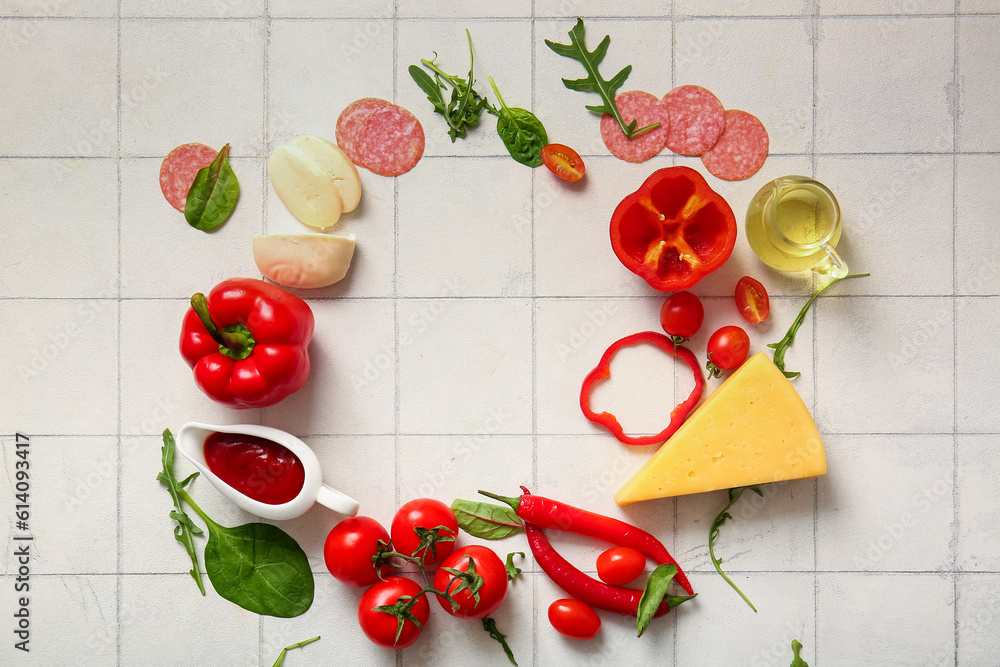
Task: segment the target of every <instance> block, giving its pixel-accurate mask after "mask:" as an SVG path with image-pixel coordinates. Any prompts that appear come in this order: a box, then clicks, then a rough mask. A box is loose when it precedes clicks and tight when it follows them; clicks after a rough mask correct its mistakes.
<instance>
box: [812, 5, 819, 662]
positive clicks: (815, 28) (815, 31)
mask: <svg viewBox="0 0 1000 667" xmlns="http://www.w3.org/2000/svg"><path fill="white" fill-rule="evenodd" d="M809 21H810V27H811V33H812V39H810V42H811V44H810V45H811V47H812V128H811V132H812V140H811V141H810V142H809V153H810V166H811V169H812V176H813V178H816V168H817V165H818V158H817V155H816V143H817V141H818V137H817V134H818V133H817V130H816V110H817V108H818V106H819V105H818V104H817V102H818V98H819V93H818V91H817V86H818V82H819V63H818V62H817V57H816V56H817V52H818V49H817V45H818V42H819V28H820V26H819V21H820V18H819V0H812V15H811V16H810V19H809ZM816 282H817V281H816V276H815V274H814V275H813V280H812V286H813V290H814V291H815V289H816ZM818 311H819V307H818V304H817V307H816V308H813V309H812V313H810V315H811V316H812V371H813V372H812V389H813V395H812V413H813V414H814V415H815V414H816V401H817V396H818V394H819V386H818V384H819V383H818V381H817V374H816V372H817V368H818V365H819V364H818V361H817V359H816V357H817V349H818V342H817V337H816V328H817V327H816V324H817V312H818ZM811 486H812V492H813V507H812V510H813V512H812V515H813V516H812V520H813V521H812V524H813V525H812V529H813V544H812V546H813V657H814V659H815V660H816V662H819V480H818V479H814V480H813V482H812V484H811Z"/></svg>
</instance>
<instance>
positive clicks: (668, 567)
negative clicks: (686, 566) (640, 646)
mask: <svg viewBox="0 0 1000 667" xmlns="http://www.w3.org/2000/svg"><path fill="white" fill-rule="evenodd" d="M675 576H677V566H676V565H674V564H673V563H667V564H665V565H660V566H659V567H658V568H656V569H655V570H653V573H652V574H651V575H649V580H648V581H647V582H646V588H645V589H644V590H643V591H642V597H640V598H639V613H638V614H637V615H636V621H635V626H636V629H637V630H638V631H639V635H638V636H640V637H642V633H644V632H645V631H646V628H648V627H649V622H650V621H652V620H653V616H655V615H656V612H657V610H658V609H659V608H660V605H661V604H662V603H663V600H664V599H666V601H667V605H668V606H669V607H670V608H671V609H673V608H674V607H676V606H677V605H679V604H681V603H682V602H686V601H687V600H690V599H691V598H693V597H696V596H697V593H695V595H667V588H669V587H670V582H671V581H673V580H674V577H675Z"/></svg>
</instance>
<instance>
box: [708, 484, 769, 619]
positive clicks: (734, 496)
mask: <svg viewBox="0 0 1000 667" xmlns="http://www.w3.org/2000/svg"><path fill="white" fill-rule="evenodd" d="M747 489H750V490H751V491H753V492H754V493H756V494H757V495H758V496H761V497H763V496H764V494H763V493H761V490H760V488H759V487H757V486H740V487H737V488H735V489H729V504H728V505H726V506H725V507H723V508H722V511H721V512H719V516H717V517H715V521H713V522H712V527H711V528H709V529H708V554H709V556H711V557H712V565H714V566H715V570H716V571H717V572H718V573H719V574H721V575H722V578H723V579H725V580H726V581H727V582H729V585H730V586H732V587H733V590H734V591H736V592H737V593H739V594H740V597H741V598H743V601H744V602H746V603H747V604H748V605H750V608H751V609H753V610H754V611H755V612H756V611H757V607H755V606H753V603H752V602H750V599H749V598H747V596H746V595H744V594H743V591H741V590H740V587H739V586H737V585H736V584H734V583H733V580H732V579H730V578H729V577H728V576H727V575H726V573H725V572H723V571H722V559H721V558H716V557H715V548H714V545H713V543H714V542H715V538H717V537H718V536H719V528H721V527H722V524H724V523H725V522H726V519H732V518H733V515H732V514H730V513H729V510H730V508H731V507H732V506H733V505H734V504H736V501H737V500H739V499H740V496H742V495H743V492H744V491H746V490H747Z"/></svg>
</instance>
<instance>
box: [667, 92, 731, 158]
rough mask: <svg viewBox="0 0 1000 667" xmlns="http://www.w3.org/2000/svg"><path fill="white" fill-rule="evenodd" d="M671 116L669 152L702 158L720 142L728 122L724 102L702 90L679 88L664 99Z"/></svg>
mask: <svg viewBox="0 0 1000 667" xmlns="http://www.w3.org/2000/svg"><path fill="white" fill-rule="evenodd" d="M663 104H664V105H665V106H666V107H667V111H669V112H670V130H669V131H668V132H667V148H669V149H670V150H672V151H673V152H675V153H680V154H681V155H701V154H702V153H704V152H705V151H707V150H708V149H710V148H711V147H712V146H714V145H715V142H716V141H718V139H719V135H721V134H722V128H723V127H725V124H726V121H725V116H724V114H723V108H722V102H720V101H719V98H718V97H716V96H715V95H713V94H712V93H711V92H710V91H708V90H706V89H705V88H702V87H701V86H678V87H677V88H674V89H673V90H671V91H670V92H669V93H667V94H666V95H664V96H663Z"/></svg>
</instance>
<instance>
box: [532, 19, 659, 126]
mask: <svg viewBox="0 0 1000 667" xmlns="http://www.w3.org/2000/svg"><path fill="white" fill-rule="evenodd" d="M569 42H570V43H569V44H560V43H559V42H553V41H551V40H548V39H547V40H545V44H546V45H547V46H548V47H549V48H550V49H552V50H553V51H555V52H556V53H558V54H559V55H561V56H565V57H567V58H572V59H573V60H577V61H579V62H580V64H582V65H583V68H584V69H585V70H586V71H587V76H586V77H584V78H582V79H563V80H562V81H563V83H564V84H565V85H566V87H567V88H569V89H570V90H578V91H588V90H589V91H593V92H595V93H597V94H599V95H600V96H601V99H602V100H603V101H604V103H603V104H597V105H587V108H588V109H589V110H591V111H594V112H596V113H608V114H611V115H612V116H614V119H615V120H616V121H617V122H618V126H619V127H620V128H621V129H622V132H624V133H625V136H626V137H630V138H631V137H634V136H636V135H637V134H640V133H642V132H645V131H646V130H652V129H653V128H655V127H657V126H659V123H653V124H652V125H647V126H646V127H640V128H639V129H638V130H637V129H635V126H636V124H637V122H638V121H637V120H636V119H635V118H633V119H632V122H631V123H629V124H627V125H626V124H625V121H624V119H622V115H621V112H619V111H618V105H616V104H615V93H616V92H617V91H618V89H619V88H621V87H622V84H624V83H625V80H626V79H627V78H628V75H629V74H631V73H632V66H631V65H626V66H625V67H624V68H622V70H621V71H620V72H618V74H615V75H614V76H613V77H611V80H610V81H608V80H606V79H605V78H604V77H603V76H601V73H600V72H599V71H598V69H597V66H598V65H600V64H601V61H602V60H604V55H605V54H606V53H607V52H608V46H609V45H610V44H611V36H610V35H605V36H604V39H602V40H601V43H600V44H598V45H597V48H596V49H594V50H593V51H588V50H587V43H586V41H585V40H584V35H583V19H581V18H577V19H576V25H575V26H573V29H572V30H570V31H569Z"/></svg>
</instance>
